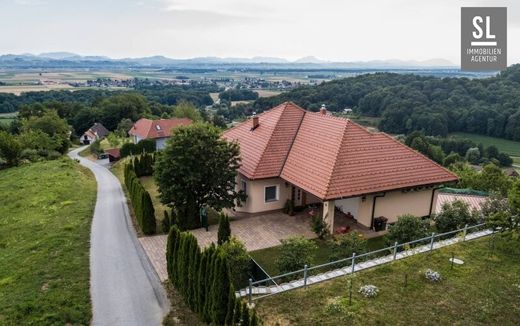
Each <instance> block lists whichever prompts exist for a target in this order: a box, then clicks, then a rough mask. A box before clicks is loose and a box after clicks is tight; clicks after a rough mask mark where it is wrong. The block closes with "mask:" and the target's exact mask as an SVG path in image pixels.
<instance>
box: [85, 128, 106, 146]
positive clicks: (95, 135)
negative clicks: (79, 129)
mask: <svg viewBox="0 0 520 326" xmlns="http://www.w3.org/2000/svg"><path fill="white" fill-rule="evenodd" d="M108 133H109V131H108V129H107V128H105V126H103V125H102V124H101V123H98V122H96V123H94V125H92V127H90V128H89V129H88V130H87V131H85V132H84V133H83V135H82V136H81V143H82V144H83V145H90V144H92V143H93V142H95V141H96V140H99V139H103V138H105V137H106V136H107V135H108Z"/></svg>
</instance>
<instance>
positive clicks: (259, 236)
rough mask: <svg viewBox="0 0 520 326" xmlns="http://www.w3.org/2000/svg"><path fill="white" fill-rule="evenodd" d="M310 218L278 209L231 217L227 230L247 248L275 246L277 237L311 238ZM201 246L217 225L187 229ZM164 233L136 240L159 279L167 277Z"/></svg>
mask: <svg viewBox="0 0 520 326" xmlns="http://www.w3.org/2000/svg"><path fill="white" fill-rule="evenodd" d="M309 223H310V221H309V218H308V216H307V215H306V214H299V215H295V216H289V215H286V214H283V213H281V212H279V213H278V212H277V213H271V214H266V215H259V216H253V217H243V218H239V219H237V220H235V221H231V234H232V235H234V236H235V237H237V238H238V239H239V240H240V241H242V242H243V243H244V245H245V246H246V248H247V250H248V251H254V250H258V249H263V248H269V247H274V246H278V245H279V244H280V243H281V242H280V240H281V239H287V238H290V237H293V236H298V235H301V236H305V237H306V238H309V239H312V238H315V237H316V234H314V232H312V230H311V227H310V224H309ZM191 232H192V233H193V234H194V235H195V237H197V240H198V242H199V245H201V246H202V247H206V246H209V245H210V244H211V243H212V242H215V243H216V242H217V233H218V225H212V226H210V227H209V231H208V232H206V230H205V229H197V230H192V231H191ZM166 240H167V236H166V235H157V236H152V237H142V238H139V241H140V242H141V244H142V245H143V248H144V249H145V251H146V253H147V254H148V257H149V258H150V260H151V261H152V264H153V266H154V267H155V270H156V271H157V274H159V278H160V279H161V280H162V281H163V280H166V279H167V278H168V273H167V272H166V258H165V255H166Z"/></svg>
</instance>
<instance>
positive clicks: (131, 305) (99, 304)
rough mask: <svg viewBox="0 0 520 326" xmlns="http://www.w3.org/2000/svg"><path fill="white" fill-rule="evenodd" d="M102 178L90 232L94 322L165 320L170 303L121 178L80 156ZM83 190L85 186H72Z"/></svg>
mask: <svg viewBox="0 0 520 326" xmlns="http://www.w3.org/2000/svg"><path fill="white" fill-rule="evenodd" d="M84 148H85V147H81V148H79V149H76V150H73V151H71V152H70V153H69V156H70V157H71V158H74V159H79V160H80V163H81V165H83V166H85V167H87V168H89V169H90V170H91V171H92V172H93V173H94V175H95V177H96V180H97V187H98V188H97V189H98V190H97V201H96V208H95V210H94V219H93V221H92V231H91V235H90V241H91V246H90V295H91V299H92V312H93V318H92V324H93V325H125V326H128V325H140V326H143V325H144V326H147V325H160V324H161V322H162V319H163V317H164V315H165V314H166V313H167V312H168V311H169V309H170V303H169V302H168V299H167V297H166V293H165V292H164V288H163V287H162V285H161V283H160V281H159V278H158V276H157V274H156V273H155V271H154V270H153V267H152V265H151V263H150V261H149V260H148V257H147V256H146V254H145V252H144V250H143V248H142V247H141V245H140V244H139V242H138V240H137V236H136V233H135V230H134V228H133V226H132V222H131V219H130V215H129V213H128V206H127V204H126V199H125V196H124V193H123V190H122V188H121V184H120V183H119V180H118V179H117V178H116V176H114V175H113V174H112V172H110V171H109V170H108V169H107V168H106V167H104V166H102V165H100V164H97V163H95V162H93V161H90V160H88V159H85V158H82V157H79V156H78V152H80V151H81V150H82V149H84ZM71 191H81V189H71Z"/></svg>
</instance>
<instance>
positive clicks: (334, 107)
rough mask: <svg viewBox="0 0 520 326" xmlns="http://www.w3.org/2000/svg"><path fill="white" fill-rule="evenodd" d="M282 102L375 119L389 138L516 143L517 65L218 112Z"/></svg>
mask: <svg viewBox="0 0 520 326" xmlns="http://www.w3.org/2000/svg"><path fill="white" fill-rule="evenodd" d="M284 101H293V102H295V103H296V104H298V105H300V106H302V107H304V108H306V109H309V110H312V111H317V110H318V109H319V107H320V106H321V105H322V104H326V106H327V109H328V110H329V111H333V112H343V111H344V109H352V110H353V111H354V113H355V114H359V115H362V116H368V117H378V118H380V120H379V125H378V128H379V129H380V130H382V131H385V132H388V133H392V134H409V133H411V132H413V131H422V132H423V133H424V134H426V135H431V136H446V135H447V134H448V133H450V132H456V131H462V132H469V133H476V134H481V135H488V136H493V137H500V138H506V139H512V140H520V65H513V66H511V67H509V68H508V69H506V70H504V71H502V72H501V73H500V74H498V75H497V76H496V77H490V78H482V79H468V78H452V77H447V78H437V77H425V76H418V75H414V74H396V73H375V74H364V75H359V76H356V77H351V78H345V79H338V80H333V81H330V82H326V83H322V84H320V85H318V86H302V87H299V88H297V89H294V90H292V91H289V92H285V93H282V94H280V95H278V96H274V97H268V98H259V99H258V100H256V101H255V102H254V103H252V104H243V105H240V106H237V107H233V108H231V109H224V108H221V109H220V110H219V113H220V114H222V115H223V116H224V117H226V118H227V119H234V118H238V117H241V116H242V117H243V116H247V115H250V114H252V112H257V113H259V112H262V111H264V110H266V109H269V108H271V107H273V106H276V105H277V104H280V103H282V102H284Z"/></svg>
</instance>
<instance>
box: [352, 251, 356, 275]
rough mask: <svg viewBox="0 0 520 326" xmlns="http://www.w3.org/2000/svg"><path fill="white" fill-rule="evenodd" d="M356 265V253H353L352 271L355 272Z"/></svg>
mask: <svg viewBox="0 0 520 326" xmlns="http://www.w3.org/2000/svg"><path fill="white" fill-rule="evenodd" d="M355 265H356V253H355V252H354V253H352V273H351V274H354V266H355Z"/></svg>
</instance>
